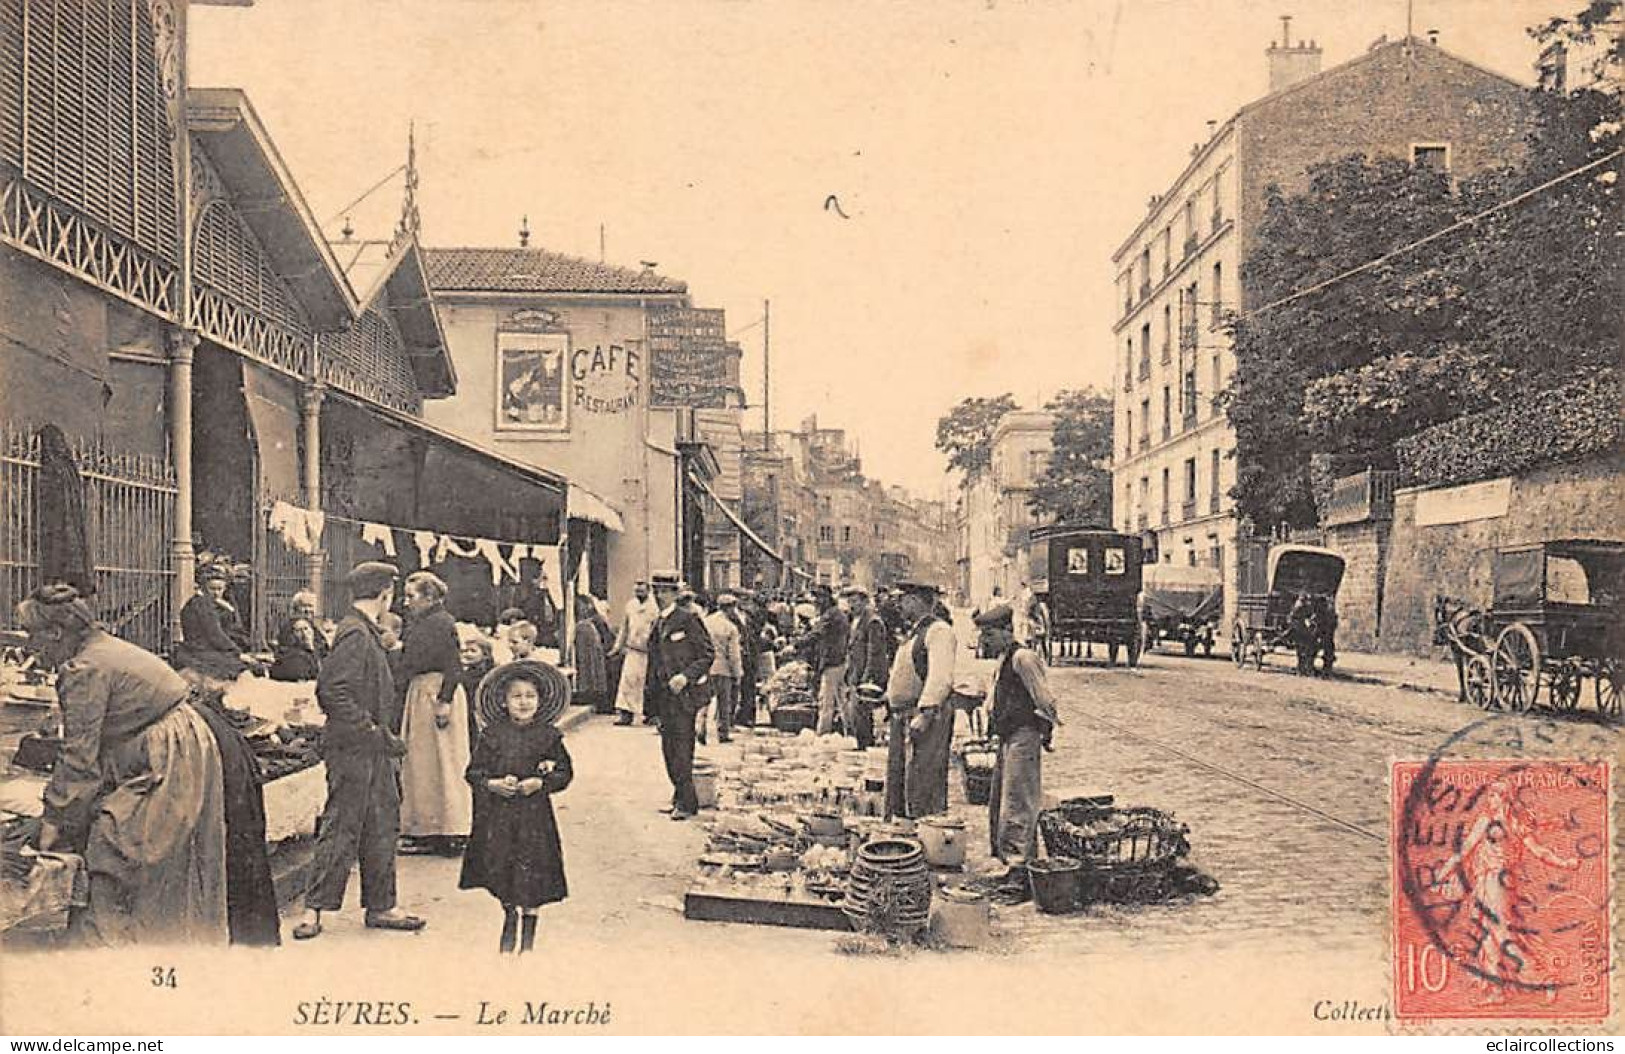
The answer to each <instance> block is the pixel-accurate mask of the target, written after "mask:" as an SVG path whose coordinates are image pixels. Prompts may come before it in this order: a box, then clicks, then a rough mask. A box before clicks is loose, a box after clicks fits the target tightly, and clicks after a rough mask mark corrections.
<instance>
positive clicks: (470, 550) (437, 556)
mask: <svg viewBox="0 0 1625 1054" xmlns="http://www.w3.org/2000/svg"><path fill="white" fill-rule="evenodd" d="M479 555H480V550H479V543H478V542H476V541H474V540H473V539H466V540H465V539H461V538H454V537H452V536H451V535H449V534H442V535H441V536H440V540H439V542H437V543H436V545H435V550H434V562H435V563H437V564H439V563H444V562H445V561H446V558H447V557H449V556H460V557H462V558H463V559H464V560H472V559H474V558H475V557H476V556H479Z"/></svg>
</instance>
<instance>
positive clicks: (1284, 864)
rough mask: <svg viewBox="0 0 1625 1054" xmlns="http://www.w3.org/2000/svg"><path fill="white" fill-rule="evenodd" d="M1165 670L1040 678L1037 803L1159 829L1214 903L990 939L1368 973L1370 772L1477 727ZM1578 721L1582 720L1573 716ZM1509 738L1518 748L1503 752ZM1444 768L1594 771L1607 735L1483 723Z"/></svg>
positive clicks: (1201, 667)
mask: <svg viewBox="0 0 1625 1054" xmlns="http://www.w3.org/2000/svg"><path fill="white" fill-rule="evenodd" d="M1289 661H1290V660H1289V658H1288V657H1282V656H1277V657H1276V658H1275V660H1274V665H1273V667H1270V668H1267V669H1265V670H1264V671H1262V672H1260V671H1254V670H1251V669H1247V670H1238V669H1236V668H1235V667H1234V666H1233V665H1231V664H1230V663H1229V662H1227V661H1220V660H1218V659H1186V658H1183V657H1177V658H1176V657H1173V656H1170V655H1168V654H1165V653H1156V654H1153V655H1150V656H1148V657H1147V659H1146V662H1145V664H1144V665H1142V666H1141V667H1140V668H1138V669H1135V670H1129V669H1124V668H1116V669H1107V668H1105V667H1102V666H1091V667H1085V668H1077V667H1070V668H1061V669H1056V670H1052V671H1051V676H1052V685H1053V687H1054V688H1055V689H1056V692H1057V695H1058V696H1059V698H1060V700H1061V715H1062V720H1063V721H1064V722H1065V725H1064V727H1063V728H1062V729H1061V730H1060V732H1059V733H1058V735H1057V738H1056V751H1055V753H1053V754H1051V755H1048V756H1047V757H1046V765H1047V768H1046V770H1045V785H1046V788H1047V789H1048V790H1049V791H1050V793H1051V795H1052V796H1054V795H1062V796H1067V795H1070V794H1071V793H1073V792H1074V791H1076V792H1079V793H1090V794H1095V793H1107V794H1113V795H1115V796H1116V797H1117V800H1118V803H1119V804H1123V805H1151V806H1155V807H1157V808H1162V809H1167V810H1171V811H1172V812H1174V813H1175V814H1176V815H1177V816H1178V817H1179V819H1180V820H1182V821H1183V822H1185V823H1187V824H1189V825H1190V828H1191V836H1190V837H1191V845H1192V856H1191V860H1192V862H1193V863H1194V864H1196V865H1197V866H1198V867H1200V868H1201V869H1202V870H1203V871H1204V872H1206V873H1207V874H1209V875H1211V876H1212V877H1213V878H1215V879H1217V880H1218V882H1219V885H1220V890H1219V892H1218V893H1217V894H1216V895H1214V896H1212V897H1207V898H1197V899H1194V900H1192V901H1190V902H1188V903H1183V904H1175V905H1159V906H1152V907H1145V908H1137V909H1115V908H1105V909H1098V910H1096V911H1095V912H1092V913H1091V914H1090V915H1089V916H1088V917H1085V918H1081V919H1080V918H1064V919H1057V918H1050V917H1046V916H1043V915H1039V914H1037V913H1036V912H1033V911H1032V910H1031V909H1030V908H1022V909H1018V910H1012V911H1006V912H1005V913H1003V922H1004V923H1005V925H1006V926H1007V928H1008V929H1009V930H1010V932H1012V934H1014V935H1015V937H1016V939H1017V940H1018V941H1019V942H1020V943H1021V944H1022V945H1032V944H1038V943H1043V944H1045V945H1049V946H1052V947H1055V948H1062V947H1064V948H1068V949H1075V950H1077V951H1079V952H1083V951H1099V950H1104V949H1106V948H1111V947H1119V946H1122V945H1127V944H1132V945H1135V946H1137V947H1145V946H1147V945H1149V944H1167V945H1176V946H1182V947H1189V946H1192V945H1209V946H1213V947H1215V948H1217V947H1224V946H1246V945H1249V944H1258V945H1265V944H1267V945H1268V946H1269V947H1270V948H1271V949H1272V951H1275V952H1283V951H1287V950H1289V949H1292V948H1293V947H1294V946H1297V947H1301V948H1303V949H1306V950H1307V949H1309V948H1315V949H1319V950H1322V951H1324V950H1330V949H1337V948H1346V949H1348V950H1349V951H1351V952H1356V953H1358V954H1359V955H1360V956H1362V957H1369V956H1375V958H1367V961H1372V962H1379V961H1381V956H1382V949H1383V946H1384V942H1385V940H1386V937H1385V931H1384V926H1385V925H1386V920H1387V918H1388V914H1389V912H1388V907H1387V889H1388V879H1387V873H1388V872H1387V868H1388V829H1387V828H1388V823H1387V809H1388V772H1389V770H1390V765H1391V762H1393V761H1395V760H1401V759H1407V758H1415V759H1421V758H1426V757H1427V756H1428V755H1429V754H1430V753H1432V752H1434V751H1437V750H1439V749H1441V748H1442V747H1445V745H1446V743H1447V741H1449V740H1451V737H1452V736H1454V735H1455V734H1456V733H1458V732H1459V731H1461V730H1462V729H1463V728H1464V727H1466V726H1470V725H1473V724H1474V723H1475V722H1480V721H1482V720H1483V719H1484V718H1485V716H1486V715H1484V714H1483V713H1482V712H1480V711H1478V710H1474V709H1471V708H1468V707H1465V706H1462V705H1459V704H1456V703H1454V702H1451V701H1449V700H1448V699H1445V698H1443V697H1441V696H1438V695H1423V694H1418V693H1413V692H1404V691H1399V690H1396V689H1394V688H1390V687H1385V686H1376V685H1366V684H1353V683H1348V682H1344V681H1337V680H1332V681H1322V680H1318V679H1304V678H1300V677H1297V676H1295V675H1293V674H1292V673H1290V672H1289V671H1288V665H1287V664H1288V663H1289ZM1583 716H1584V715H1582V717H1583ZM1520 739H1521V740H1523V741H1524V742H1522V743H1521V744H1520V742H1519V741H1520ZM1448 749H1449V752H1450V754H1451V755H1452V756H1488V755H1491V754H1494V755H1500V756H1508V757H1523V756H1541V757H1575V756H1579V757H1612V756H1615V754H1617V751H1618V740H1617V737H1616V734H1615V732H1614V731H1613V730H1611V729H1608V728H1605V727H1602V726H1599V725H1597V724H1595V723H1593V722H1591V721H1589V720H1570V721H1562V722H1557V721H1553V720H1548V719H1543V718H1542V717H1540V716H1538V715H1526V716H1524V717H1521V718H1506V719H1503V720H1495V721H1491V722H1489V724H1488V725H1486V726H1485V727H1484V728H1483V729H1482V730H1481V731H1480V732H1479V733H1478V734H1475V735H1472V736H1469V737H1468V738H1467V740H1466V741H1465V742H1457V743H1452V744H1451V745H1450V746H1449V748H1448Z"/></svg>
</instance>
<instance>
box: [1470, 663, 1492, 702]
mask: <svg viewBox="0 0 1625 1054" xmlns="http://www.w3.org/2000/svg"><path fill="white" fill-rule="evenodd" d="M1467 701H1468V702H1470V703H1472V704H1473V705H1474V706H1476V707H1478V708H1479V709H1480V710H1493V709H1495V708H1496V698H1495V671H1494V670H1493V669H1492V668H1491V667H1490V659H1489V656H1487V655H1474V656H1473V657H1472V658H1470V659H1468V660H1467Z"/></svg>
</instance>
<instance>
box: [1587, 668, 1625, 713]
mask: <svg viewBox="0 0 1625 1054" xmlns="http://www.w3.org/2000/svg"><path fill="white" fill-rule="evenodd" d="M1594 684H1595V686H1596V693H1597V711H1598V712H1599V713H1601V714H1602V715H1603V716H1604V717H1607V718H1609V719H1610V720H1615V721H1617V720H1618V719H1619V712H1620V701H1621V700H1620V697H1621V694H1622V692H1625V668H1621V666H1620V663H1619V661H1618V660H1617V659H1609V660H1608V661H1607V662H1605V663H1603V664H1602V665H1601V666H1599V667H1598V668H1597V677H1596V680H1595V682H1594Z"/></svg>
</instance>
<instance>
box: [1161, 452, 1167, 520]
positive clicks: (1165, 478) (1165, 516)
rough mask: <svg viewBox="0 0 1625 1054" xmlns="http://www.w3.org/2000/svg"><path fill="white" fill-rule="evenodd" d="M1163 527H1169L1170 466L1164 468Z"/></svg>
mask: <svg viewBox="0 0 1625 1054" xmlns="http://www.w3.org/2000/svg"><path fill="white" fill-rule="evenodd" d="M1162 525H1163V526H1164V527H1166V526H1167V525H1168V466H1166V465H1164V466H1163V468H1162Z"/></svg>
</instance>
